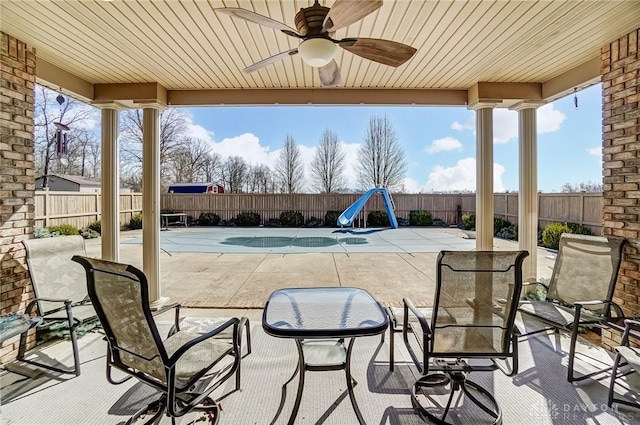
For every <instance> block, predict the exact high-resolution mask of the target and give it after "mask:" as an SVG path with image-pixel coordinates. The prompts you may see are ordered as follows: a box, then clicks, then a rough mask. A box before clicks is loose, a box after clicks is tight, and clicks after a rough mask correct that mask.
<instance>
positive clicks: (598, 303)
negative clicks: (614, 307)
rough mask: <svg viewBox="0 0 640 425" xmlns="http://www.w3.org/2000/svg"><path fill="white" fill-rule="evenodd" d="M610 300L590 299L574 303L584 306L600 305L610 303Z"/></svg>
mask: <svg viewBox="0 0 640 425" xmlns="http://www.w3.org/2000/svg"><path fill="white" fill-rule="evenodd" d="M609 303H610V301H606V300H589V301H576V302H575V303H573V305H575V306H580V307H584V306H588V307H590V306H594V305H600V304H609Z"/></svg>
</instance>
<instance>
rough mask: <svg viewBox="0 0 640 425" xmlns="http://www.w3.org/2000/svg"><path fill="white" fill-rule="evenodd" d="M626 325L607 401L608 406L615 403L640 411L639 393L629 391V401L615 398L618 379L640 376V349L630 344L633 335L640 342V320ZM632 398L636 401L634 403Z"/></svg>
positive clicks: (616, 348)
mask: <svg viewBox="0 0 640 425" xmlns="http://www.w3.org/2000/svg"><path fill="white" fill-rule="evenodd" d="M624 323H625V328H624V332H623V333H622V340H621V341H620V346H618V347H615V350H616V352H617V354H616V359H615V360H614V362H613V368H612V370H611V382H610V384H609V399H608V401H607V405H608V406H609V407H612V406H613V403H614V402H615V403H618V404H624V405H627V406H631V407H635V408H637V409H640V395H639V394H638V392H637V391H633V389H629V391H628V396H629V399H624V398H617V397H615V396H614V390H615V385H616V380H617V379H619V378H621V377H622V375H629V374H633V373H635V374H640V348H639V347H638V346H637V345H636V346H635V347H634V346H632V345H631V344H630V341H631V336H632V335H633V337H634V339H635V340H636V343H639V342H640V320H631V319H627V320H625V321H624ZM625 366H626V369H627V370H625V371H623V372H622V373H620V374H619V373H618V372H619V371H620V370H621V369H622V368H623V367H625ZM631 398H633V399H634V400H635V401H632V400H631Z"/></svg>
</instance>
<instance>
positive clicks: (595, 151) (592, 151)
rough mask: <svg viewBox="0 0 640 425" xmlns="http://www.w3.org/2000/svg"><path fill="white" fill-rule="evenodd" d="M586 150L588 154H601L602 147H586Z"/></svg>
mask: <svg viewBox="0 0 640 425" xmlns="http://www.w3.org/2000/svg"><path fill="white" fill-rule="evenodd" d="M587 152H589V155H593V156H602V147H601V146H599V147H597V148H589V149H587Z"/></svg>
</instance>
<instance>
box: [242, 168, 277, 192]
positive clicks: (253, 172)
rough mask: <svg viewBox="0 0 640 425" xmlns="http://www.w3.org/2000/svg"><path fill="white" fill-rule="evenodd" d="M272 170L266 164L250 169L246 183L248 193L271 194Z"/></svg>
mask: <svg viewBox="0 0 640 425" xmlns="http://www.w3.org/2000/svg"><path fill="white" fill-rule="evenodd" d="M272 181H273V178H272V173H271V169H270V168H269V166H268V165H266V164H259V165H255V166H252V167H250V168H249V172H248V175H247V182H246V192H248V193H269V191H273V184H272Z"/></svg>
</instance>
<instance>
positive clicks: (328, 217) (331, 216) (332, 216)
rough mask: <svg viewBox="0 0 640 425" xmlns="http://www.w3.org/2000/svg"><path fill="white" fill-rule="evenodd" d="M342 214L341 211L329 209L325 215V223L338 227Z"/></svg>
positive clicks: (327, 225)
mask: <svg viewBox="0 0 640 425" xmlns="http://www.w3.org/2000/svg"><path fill="white" fill-rule="evenodd" d="M340 214H342V212H340V211H327V212H326V214H325V215H324V225H325V226H326V227H338V217H340Z"/></svg>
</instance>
